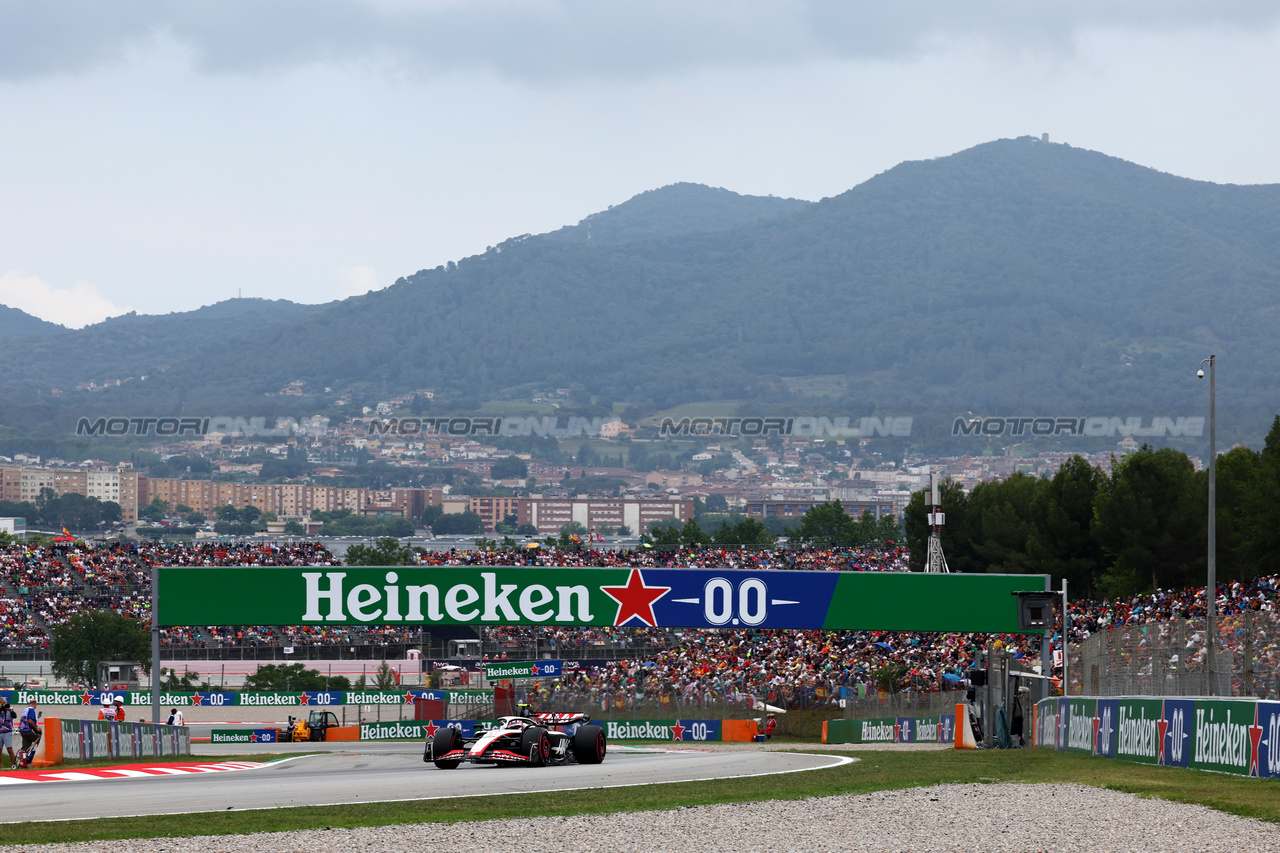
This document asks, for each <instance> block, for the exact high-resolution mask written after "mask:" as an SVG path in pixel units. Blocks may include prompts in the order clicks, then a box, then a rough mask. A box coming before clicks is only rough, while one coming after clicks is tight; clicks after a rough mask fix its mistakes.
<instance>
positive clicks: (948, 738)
mask: <svg viewBox="0 0 1280 853" xmlns="http://www.w3.org/2000/svg"><path fill="white" fill-rule="evenodd" d="M951 708H952V712H951V713H950V714H935V715H931V716H924V717H876V718H872V719H865V720H829V721H827V722H826V723H823V726H822V742H823V743H948V744H949V743H955V737H956V715H955V705H954V704H953V705H952V706H951Z"/></svg>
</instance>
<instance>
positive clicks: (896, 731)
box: [893, 723, 902, 743]
mask: <svg viewBox="0 0 1280 853" xmlns="http://www.w3.org/2000/svg"><path fill="white" fill-rule="evenodd" d="M900 740H902V726H900V725H898V724H897V723H894V724H893V742H894V743H897V742H898V741H900Z"/></svg>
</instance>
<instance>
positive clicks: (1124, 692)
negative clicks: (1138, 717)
mask: <svg viewBox="0 0 1280 853" xmlns="http://www.w3.org/2000/svg"><path fill="white" fill-rule="evenodd" d="M1211 633H1212V642H1210V634H1211ZM1070 651H1071V655H1070V658H1069V659H1068V663H1069V666H1068V673H1069V675H1070V678H1071V689H1070V690H1069V692H1070V693H1072V694H1078V695H1083V696H1241V697H1253V698H1257V699H1280V613H1276V612H1272V611H1253V610H1246V611H1244V612H1243V613H1236V614H1232V615H1230V616H1218V617H1216V618H1215V620H1214V628H1213V631H1212V632H1209V631H1207V630H1206V626H1205V620H1204V619H1185V620H1184V619H1179V620H1172V621H1167V622H1148V623H1143V624H1134V625H1121V626H1119V627H1116V628H1108V629H1106V630H1103V631H1099V632H1097V633H1096V634H1093V635H1092V636H1090V637H1089V638H1087V639H1086V640H1085V641H1084V642H1083V643H1080V644H1079V645H1073V646H1071V649H1070Z"/></svg>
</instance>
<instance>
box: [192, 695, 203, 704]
mask: <svg viewBox="0 0 1280 853" xmlns="http://www.w3.org/2000/svg"><path fill="white" fill-rule="evenodd" d="M203 701H204V697H203V696H201V695H200V694H199V693H192V694H191V704H192V705H199V704H200V703H201V702H203Z"/></svg>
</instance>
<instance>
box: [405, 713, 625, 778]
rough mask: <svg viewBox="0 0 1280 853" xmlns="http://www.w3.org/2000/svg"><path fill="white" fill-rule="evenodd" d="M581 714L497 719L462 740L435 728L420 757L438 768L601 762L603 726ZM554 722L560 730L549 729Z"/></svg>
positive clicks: (455, 733) (456, 733)
mask: <svg viewBox="0 0 1280 853" xmlns="http://www.w3.org/2000/svg"><path fill="white" fill-rule="evenodd" d="M590 723H591V717H590V716H588V715H586V714H535V715H534V716H532V717H499V718H498V724H497V725H496V726H494V727H493V728H492V729H490V730H488V731H485V732H479V733H477V734H476V736H475V737H472V738H464V737H463V736H462V732H460V731H459V730H458V729H440V730H439V731H437V732H436V733H435V735H434V736H433V737H430V738H428V739H427V747H426V751H425V752H424V753H423V755H422V760H423V761H430V762H432V763H434V764H435V766H436V767H439V768H440V769H441V770H454V769H456V768H457V767H458V765H460V764H462V763H463V762H464V761H465V762H467V763H469V764H494V765H497V764H527V765H530V766H533V767H545V766H547V765H551V764H574V763H576V764H599V763H600V762H602V761H604V754H605V750H606V748H607V747H606V744H605V740H604V729H602V728H600V726H593V725H590ZM553 726H559V727H562V728H563V729H567V731H564V730H557V729H555V728H552V727H553Z"/></svg>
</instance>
